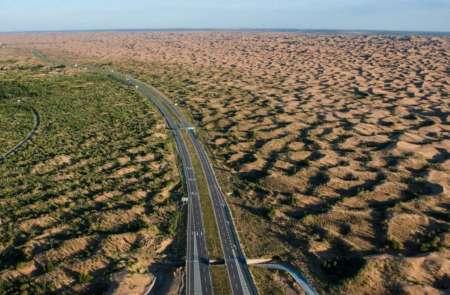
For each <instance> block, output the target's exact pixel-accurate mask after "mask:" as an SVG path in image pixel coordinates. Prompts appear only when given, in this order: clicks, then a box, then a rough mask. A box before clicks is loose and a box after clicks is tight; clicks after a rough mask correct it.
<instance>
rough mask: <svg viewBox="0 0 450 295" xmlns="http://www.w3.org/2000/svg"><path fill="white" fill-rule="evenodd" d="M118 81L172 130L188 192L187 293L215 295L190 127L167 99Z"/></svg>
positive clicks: (142, 86) (133, 82)
mask: <svg viewBox="0 0 450 295" xmlns="http://www.w3.org/2000/svg"><path fill="white" fill-rule="evenodd" d="M109 75H111V76H113V77H114V78H116V79H118V80H120V81H122V82H125V83H128V84H131V85H134V86H136V87H137V88H138V91H139V92H140V93H141V94H143V95H144V96H145V97H147V98H149V99H150V101H151V102H152V103H153V104H154V105H155V106H156V107H157V108H158V109H159V111H160V112H161V114H162V115H163V117H164V119H165V120H166V122H167V125H168V126H169V128H170V129H171V130H172V134H173V137H174V138H175V143H176V147H177V151H178V154H179V156H180V158H181V163H182V168H183V176H184V180H185V183H186V188H187V192H188V224H187V249H186V293H187V294H213V292H214V291H213V288H212V281H211V274H210V271H209V259H208V252H207V248H206V240H205V234H204V230H203V217H202V210H201V205H200V198H199V192H198V187H197V179H196V177H195V172H194V169H193V166H192V161H191V158H190V155H189V153H188V149H187V146H186V143H185V142H184V140H183V137H182V135H181V132H182V130H183V129H185V128H188V127H189V125H188V124H187V123H186V122H185V121H183V120H180V118H177V117H176V116H174V114H173V113H172V112H171V110H170V109H169V108H168V107H167V104H166V103H165V102H164V98H162V97H161V96H160V95H158V93H157V92H155V91H154V90H153V89H151V88H150V87H147V86H146V85H145V84H144V83H142V82H140V81H138V80H135V79H132V78H131V77H128V76H124V75H122V74H119V73H109Z"/></svg>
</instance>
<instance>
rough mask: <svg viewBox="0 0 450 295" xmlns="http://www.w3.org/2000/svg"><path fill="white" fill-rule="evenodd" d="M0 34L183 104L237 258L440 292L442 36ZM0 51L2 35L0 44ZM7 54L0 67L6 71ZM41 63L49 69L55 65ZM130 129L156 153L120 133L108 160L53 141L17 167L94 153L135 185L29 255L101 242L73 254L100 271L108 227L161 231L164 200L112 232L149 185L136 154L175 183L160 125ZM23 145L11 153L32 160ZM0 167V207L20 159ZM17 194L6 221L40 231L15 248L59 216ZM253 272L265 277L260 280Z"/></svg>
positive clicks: (449, 44) (27, 273)
mask: <svg viewBox="0 0 450 295" xmlns="http://www.w3.org/2000/svg"><path fill="white" fill-rule="evenodd" d="M0 43H2V44H5V45H6V47H7V48H21V50H23V51H25V52H28V53H29V52H31V50H32V49H37V50H39V51H41V52H43V53H45V54H46V55H48V56H51V57H53V58H56V59H59V60H62V61H65V62H68V63H70V64H76V65H77V68H78V70H79V68H82V67H83V66H87V65H95V66H98V67H102V68H104V69H117V70H120V71H121V72H124V73H128V74H130V75H132V76H134V77H137V78H139V79H141V80H142V81H145V82H147V83H149V84H150V85H152V86H154V87H156V88H157V89H159V90H160V91H161V92H163V93H164V94H165V95H167V96H168V97H169V99H170V100H171V101H172V102H174V103H176V104H177V105H178V106H180V109H181V110H182V111H183V112H184V113H185V114H186V116H188V117H189V118H190V119H192V121H193V122H195V124H196V126H197V128H198V130H199V131H198V132H199V137H200V139H201V140H202V141H203V142H204V143H206V147H207V149H208V152H209V155H210V157H211V158H212V161H213V163H214V167H215V169H216V173H217V176H218V178H219V181H220V184H221V186H222V188H223V190H224V192H225V193H226V195H227V201H228V203H229V204H230V206H231V211H232V213H233V216H234V221H235V223H236V226H237V231H238V233H239V236H240V241H241V243H242V244H243V248H244V250H245V253H246V255H247V256H248V257H250V258H252V257H254V258H257V257H269V258H275V259H277V260H281V261H284V262H288V263H290V264H292V265H293V266H295V267H296V268H297V269H299V270H300V271H301V272H302V273H303V274H304V275H305V276H306V277H307V279H308V280H309V281H311V282H313V283H314V285H315V286H316V288H317V289H318V291H319V293H323V294H445V293H446V292H448V291H449V290H450V276H449V273H450V262H449V261H450V260H449V259H450V233H449V226H450V214H449V210H450V194H449V183H450V158H449V149H450V125H449V121H448V120H449V114H450V107H449V102H450V99H449V95H450V94H449V93H450V38H449V37H448V36H420V35H417V36H407V37H405V36H399V35H379V34H319V33H316V34H305V33H303V34H300V33H275V32H274V33H268V32H264V33H255V32H81V33H79V32H78V33H77V32H72V33H70V32H67V33H39V34H32V33H23V34H3V35H0ZM5 51H7V49H0V54H3V55H4V54H5ZM10 54H11V53H10ZM0 56H2V55H0ZM2 58H3V57H2ZM10 58H11V57H4V58H3V60H7V59H10ZM13 58H15V57H13ZM34 62H35V63H36V62H37V61H34ZM4 63H5V65H3V62H2V67H1V71H2V72H6V71H8V70H9V71H10V69H8V67H9V66H7V65H6V62H4ZM67 70H68V69H67ZM78 70H75V71H78ZM41 71H44V73H41V74H42V75H44V74H45V75H48V74H49V73H48V72H46V71H51V73H50V74H51V75H55V74H54V71H58V70H57V69H47V68H44V70H41ZM74 75H76V73H74ZM103 83H107V82H103ZM108 87H109V86H107V85H106V86H104V89H103V90H99V91H100V92H104V91H107V88H108ZM139 110H141V108H140V107H135V112H137V114H133V116H134V115H135V116H137V117H138V118H141V119H142V118H144V117H145V116H144V115H143V114H142V112H141V111H139ZM154 116H155V119H154V120H153V121H151V122H149V123H148V124H149V125H148V126H147V127H150V129H152V128H153V129H154V128H155V127H151V126H153V125H150V124H158V123H157V122H159V125H157V126H158V127H157V128H159V129H157V130H156V131H154V132H158V133H161V134H162V136H167V130H165V129H164V127H163V124H162V120H161V118H160V117H157V115H156V114H154ZM23 124H24V126H27V124H28V125H29V124H30V123H29V122H24V123H23ZM136 124H137V123H136ZM116 127H117V128H118V130H123V131H122V132H123V133H126V130H125V129H121V128H120V127H119V126H116ZM24 128H25V129H26V128H27V127H24ZM102 128H103V127H102ZM103 132H106V131H103ZM141 132H144V131H141ZM8 136H10V135H8ZM92 136H93V138H83V140H81V139H80V141H78V142H76V143H72V142H71V141H70V140H69V141H68V144H76V145H77V146H79V147H83V148H84V147H85V149H89V148H90V146H92V145H95V144H97V142H101V141H102V140H103V139H102V136H104V134H103V135H102V134H101V133H100V134H93V135H92ZM95 136H96V137H95ZM129 136H130V137H131V138H134V137H133V136H134V135H129ZM140 136H141V137H140V138H138V139H135V140H137V141H139V142H144V144H145V145H147V146H148V147H149V148H150V149H152V150H155V151H158V149H161V148H162V149H165V151H166V152H159V153H158V152H157V153H156V154H152V155H148V154H145V153H144V151H143V150H136V151H133V150H132V148H136V149H137V145H136V146H134V145H132V144H131V143H130V142H129V141H125V138H117V139H116V140H117V141H118V142H119V143H120V144H123V146H121V147H120V148H119V151H120V152H117V151H116V152H113V151H110V152H112V153H113V154H112V155H111V161H112V162H105V163H101V164H102V165H93V161H95V159H92V160H91V159H89V157H87V156H86V155H84V154H83V153H82V152H78V154H77V153H76V152H74V151H71V152H74V153H75V154H74V155H68V151H61V154H62V155H63V156H56V155H55V157H50V156H46V157H42V159H43V161H41V162H38V163H35V165H33V168H32V169H29V171H26V173H28V174H29V175H32V176H33V177H43V176H45V177H53V178H57V179H66V178H67V179H70V180H71V181H73V179H74V176H73V175H74V174H76V173H81V172H80V171H83V167H84V166H85V165H90V166H98V169H99V173H103V172H104V171H109V172H108V179H109V180H108V181H116V182H117V181H119V182H124V183H126V184H128V183H132V184H133V187H135V189H136V192H135V193H134V194H133V196H134V198H135V200H133V201H130V202H132V203H133V204H134V205H133V207H131V208H126V209H119V208H118V209H115V210H112V212H100V213H98V216H97V218H98V223H95V227H94V228H91V231H90V232H89V234H87V235H82V236H77V237H76V239H75V237H73V240H72V237H71V238H70V239H68V240H66V241H64V242H62V243H61V244H59V245H57V247H56V249H48V250H45V251H43V252H42V253H40V254H39V255H37V257H38V258H37V260H38V261H47V264H48V262H49V261H62V260H64V259H66V257H72V256H74V255H75V253H81V252H83V251H88V250H89V249H91V248H92V247H96V248H97V249H101V253H102V254H99V255H98V256H100V257H98V256H97V257H95V256H94V258H90V260H87V261H80V262H78V263H79V265H80V266H79V267H80V268H81V269H82V271H84V269H86V270H89V271H91V270H94V269H96V268H98V269H103V268H105V269H106V265H107V264H108V263H110V260H111V259H112V258H111V257H110V256H109V255H108V253H112V252H114V251H117V249H115V248H114V249H112V248H110V247H112V244H114V245H116V244H115V243H112V244H111V243H108V240H109V239H119V240H120V241H121V242H120V245H123V247H130V245H131V244H132V243H134V242H136V240H137V239H138V238H139V239H149V241H148V243H143V244H142V246H141V247H150V246H149V245H151V247H153V248H152V250H149V251H148V252H150V253H156V252H155V251H156V250H155V249H154V248H155V247H156V248H157V245H159V244H160V243H161V240H162V239H163V238H166V239H167V238H173V234H174V233H173V232H172V233H171V232H162V233H160V234H159V235H157V237H159V239H160V240H157V238H155V237H154V236H153V234H154V233H150V232H149V231H150V228H152V227H151V226H149V225H148V224H151V225H155V226H156V225H158V224H160V223H162V222H163V219H164V217H163V215H162V214H158V215H156V216H155V217H152V219H151V220H144V221H139V222H138V224H139V225H141V224H142V222H145V224H146V226H145V227H143V228H141V227H140V226H139V227H138V229H136V230H138V233H135V232H131V233H128V232H127V233H122V232H121V233H120V234H119V233H114V234H113V235H112V236H110V235H109V232H110V231H112V229H111V224H112V223H113V220H114V219H115V218H117V215H118V214H120V216H122V217H123V218H124V221H125V220H128V221H133V220H140V219H139V218H140V217H139V216H140V213H141V212H142V210H147V209H146V207H145V205H144V204H145V198H146V196H145V195H142V194H140V193H139V188H140V185H144V184H143V183H141V181H145V177H144V178H143V177H142V176H141V177H139V176H138V171H141V170H140V169H142V166H145V167H146V168H145V169H147V170H148V171H149V172H148V173H157V171H162V172H159V173H161V177H162V178H163V179H164V185H165V186H167V187H168V190H170V189H173V188H174V187H176V184H177V183H178V177H179V176H178V175H177V172H176V169H175V167H173V165H171V163H172V162H173V161H172V160H171V159H170V157H169V158H167V157H168V156H167V155H168V154H170V152H168V151H169V147H168V146H167V143H166V142H165V141H164V139H161V140H160V141H161V142H162V143H160V144H157V143H154V142H153V141H152V140H151V138H153V137H151V136H150V135H148V134H141V135H140ZM8 138H9V137H8ZM8 138H5V139H3V138H1V141H0V142H3V141H7V140H8ZM36 145H38V144H36ZM154 145H156V146H154ZM31 152H32V151H31V150H30V151H27V153H31ZM63 152H64V153H63ZM136 155H138V156H136ZM25 156H26V154H25V155H23V156H21V157H25ZM21 157H19V158H18V159H17V164H18V166H19V167H23V166H25V162H26V161H30V160H26V159H22V158H21ZM172 157H173V154H172ZM113 158H114V159H113ZM154 162H157V163H154ZM8 165H9V164H8ZM11 165H13V164H11ZM161 166H163V168H161ZM57 168H58V169H57ZM0 169H2V170H1V171H2V183H0V190H1V195H2V200H1V204H2V205H3V204H6V203H7V204H8V206H10V205H11V204H12V203H15V202H17V201H12V200H11V199H8V198H5V196H6V195H8V194H13V195H15V194H18V192H14V191H13V190H12V189H11V187H15V188H17V189H18V190H20V186H17V185H14V186H13V184H18V183H20V182H19V180H18V178H19V172H13V171H16V170H14V169H18V168H11V170H8V171H6V170H5V169H6V168H5V166H0ZM111 169H112V170H114V173H113V172H111V171H110V170H111ZM57 171H59V172H57ZM61 171H62V172H63V173H61ZM21 173H24V172H21ZM21 181H24V180H21ZM105 181H106V180H105ZM8 187H9V188H8ZM153 187H154V188H156V187H158V184H153ZM78 190H81V188H78V189H75V190H72V189H71V188H70V189H69V188H66V189H65V190H64V191H62V192H61V191H58V192H55V193H57V194H58V198H55V199H54V202H56V205H55V206H56V207H58V206H60V205H59V204H60V203H64V202H65V201H66V199H67V198H74V197H76V196H75V193H77V192H79V191H78ZM92 190H93V191H91V192H89V194H92V195H93V198H94V199H93V200H91V202H92V206H100V205H99V204H101V203H102V202H103V201H104V200H105V199H115V200H116V201H117V202H120V197H121V194H122V192H120V191H119V192H116V191H111V192H106V193H103V194H100V193H98V194H96V193H95V192H96V190H95V185H94V186H93V187H92ZM38 191H39V188H37V189H36V190H35V191H29V192H26V195H25V196H22V197H21V198H25V199H28V198H29V196H32V195H33V194H36V193H38ZM159 193H161V194H162V193H163V192H159ZM156 194H158V193H156ZM55 197H56V196H55ZM164 200H165V199H163V201H161V202H160V203H162V202H164ZM27 201H29V200H27ZM5 202H6V203H5ZM11 202H12V203H11ZM167 202H168V201H167ZM10 203H11V204H10ZM89 204H90V203H89ZM27 206H33V205H32V204H30V205H27ZM110 206H111V205H110ZM2 208H3V207H2ZM26 208H27V207H24V208H22V209H21V210H20V211H19V212H21V214H23V215H21V218H24V219H23V222H21V223H20V225H19V228H20V229H21V231H23V232H24V233H26V234H27V235H29V232H30V231H32V230H33V229H35V228H36V227H38V228H39V230H38V232H40V234H41V235H43V236H41V237H38V236H37V234H36V237H31V236H27V238H26V239H25V240H24V241H22V244H23V245H24V251H31V252H33V249H35V248H36V247H38V246H37V245H38V244H39V243H43V240H46V239H47V240H48V239H49V236H50V237H51V236H52V235H57V234H58V231H60V230H61V228H59V229H58V226H56V225H55V218H56V217H55V216H51V214H49V213H48V212H46V213H42V215H40V216H31V215H30V214H31V213H29V212H27V210H26ZM58 208H59V207H58ZM158 208H160V210H169V211H170V213H171V214H174V213H173V212H174V210H175V208H174V207H173V204H172V206H169V207H168V208H170V209H167V208H166V207H163V206H160V207H158ZM83 210H85V209H83ZM86 210H87V209H86ZM121 210H124V211H121ZM15 214H19V213H15ZM8 216H9V215H8ZM152 216H153V215H152ZM9 218H11V219H13V218H18V217H14V216H11V217H6V219H5V217H2V223H1V225H2V226H3V227H6V226H10V224H11V223H10V222H9V220H10V219H9ZM65 218H66V217H65ZM156 227H157V226H156ZM99 233H101V237H102V239H101V240H99V237H98V234H99ZM104 235H106V236H104ZM2 238H3V237H2ZM155 239H156V241H155ZM35 242H37V243H38V244H34V243H35ZM1 245H2V248H0V249H2V250H1V252H0V253H1V255H5V254H6V253H8V252H7V245H8V242H6V241H3V240H2V244H1ZM93 245H94V246H93ZM115 247H116V246H115ZM58 249H60V250H58ZM144 249H147V248H144ZM122 250H123V251H128V250H124V249H122ZM138 250H139V249H138ZM138 250H137V251H138ZM26 253H28V252H24V255H25V254H26ZM33 253H34V252H33ZM103 253H104V254H103ZM138 253H141V252H139V251H138ZM111 255H112V254H111ZM114 259H115V258H114ZM147 259H155V257H151V258H147ZM114 261H116V260H114ZM130 264H131V265H132V263H131V262H130ZM0 267H1V269H0V278H5V277H8V279H10V278H13V279H14V278H15V277H19V276H20V275H22V276H24V277H27V278H29V277H32V276H33V273H34V268H39V267H44V266H43V265H42V263H41V264H40V265H34V266H33V265H17V266H16V269H11V268H10V269H7V268H8V267H11V265H7V264H5V263H2V264H0ZM130 267H131V266H130ZM44 268H45V267H44ZM72 271H73V270H71V271H69V270H67V271H66V270H64V271H62V270H60V269H59V268H57V270H56V271H53V274H52V275H54V276H57V275H58V276H64V279H61V281H62V282H64V283H62V284H65V285H69V284H71V282H72V281H73V280H74V277H78V282H79V281H80V280H81V282H83V280H87V279H86V278H84V277H82V275H83V273H82V272H80V274H76V275H72V276H70V275H68V274H67V273H69V274H70V273H71V272H72ZM252 271H254V272H255V273H254V277H255V278H256V279H257V281H256V284H257V285H258V287H259V290H260V292H261V293H262V294H273V293H275V294H278V293H276V292H279V293H280V294H283V293H287V292H294V293H301V292H302V291H301V290H300V289H299V287H298V286H296V285H295V284H294V283H293V282H292V280H290V279H287V278H286V277H284V275H281V274H277V273H273V272H264V273H263V272H262V271H260V270H256V269H253V268H252ZM50 274H51V272H50ZM50 274H47V276H48V275H50ZM266 280H272V281H273V282H274V283H273V284H272V285H271V286H272V287H268V286H267V285H266V284H267V283H265V281H266ZM273 286H275V287H276V288H275V287H273ZM80 288H81V287H80ZM275 289H276V290H275ZM287 290H289V291H287ZM270 292H273V293H270Z"/></svg>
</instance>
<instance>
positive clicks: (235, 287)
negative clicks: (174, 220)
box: [116, 74, 258, 295]
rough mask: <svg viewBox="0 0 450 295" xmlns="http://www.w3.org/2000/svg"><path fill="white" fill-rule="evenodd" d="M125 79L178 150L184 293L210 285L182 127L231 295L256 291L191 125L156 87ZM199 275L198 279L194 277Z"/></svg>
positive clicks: (205, 289) (203, 237)
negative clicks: (183, 188)
mask: <svg viewBox="0 0 450 295" xmlns="http://www.w3.org/2000/svg"><path fill="white" fill-rule="evenodd" d="M116 75H117V74H116ZM126 80H127V81H128V83H130V84H132V85H134V86H135V87H136V88H137V89H138V91H139V92H140V93H142V94H143V95H145V96H146V97H148V98H149V99H150V100H151V101H152V102H153V103H154V104H155V105H156V106H157V107H158V109H159V110H160V112H161V113H162V115H163V116H164V118H165V120H166V122H167V124H168V125H169V127H170V129H172V132H173V135H174V138H175V141H176V144H177V149H178V153H179V155H180V157H181V160H182V163H183V171H184V177H185V182H186V185H187V189H188V194H189V195H188V197H189V209H188V210H189V216H188V227H187V228H188V229H187V234H188V235H187V237H188V238H187V240H188V242H187V247H188V248H187V252H186V253H187V272H186V282H187V293H188V294H202V293H201V292H200V291H199V290H200V289H201V290H202V292H203V294H210V293H206V292H207V291H208V290H209V288H211V287H210V284H211V283H210V282H211V276H210V274H209V270H208V262H209V261H208V258H207V250H206V242H205V235H204V232H203V226H202V225H203V222H202V213H201V206H200V200H199V194H198V190H197V183H196V178H195V173H194V171H193V169H192V163H191V159H190V156H189V153H188V152H187V147H186V145H185V142H184V141H183V138H182V136H181V134H180V132H181V130H183V129H184V130H186V131H187V134H188V137H189V139H190V140H191V141H192V144H193V146H194V148H195V151H196V153H197V155H198V157H199V159H200V162H201V165H202V168H203V172H204V174H205V177H206V181H207V184H208V190H209V193H210V197H211V200H212V203H213V208H214V215H215V218H216V223H217V226H218V228H219V236H220V240H221V244H222V250H223V254H224V260H225V264H226V268H227V272H228V278H229V281H230V287H231V290H232V292H233V294H234V295H241V294H242V295H248V294H251V295H253V294H258V292H257V289H256V286H255V283H254V281H253V277H252V275H251V273H250V270H249V268H248V266H247V262H246V258H245V255H244V252H243V251H242V248H241V245H240V242H239V238H238V235H237V233H236V229H235V227H234V223H233V219H232V216H231V213H230V209H229V207H228V205H227V203H226V201H225V197H224V194H223V192H222V190H221V189H220V186H219V183H218V181H217V178H216V175H215V173H214V170H213V168H212V165H211V162H210V161H209V158H208V155H207V153H206V151H205V149H204V147H203V145H202V144H201V142H200V141H199V140H198V138H197V136H196V134H195V131H194V128H192V126H191V125H190V124H189V122H188V120H187V119H186V118H185V116H184V115H183V114H182V113H181V112H180V111H179V110H178V109H177V108H176V107H175V106H174V105H173V104H172V103H171V102H170V101H169V100H168V99H166V98H165V97H164V96H163V95H162V94H161V93H159V92H158V91H157V90H156V89H154V88H153V87H150V86H148V85H146V84H144V83H142V82H140V81H139V80H136V79H133V78H131V77H127V78H126ZM199 275H200V277H201V279H198V276H199ZM204 276H207V277H206V278H204ZM208 285H209V286H208ZM211 292H212V291H211Z"/></svg>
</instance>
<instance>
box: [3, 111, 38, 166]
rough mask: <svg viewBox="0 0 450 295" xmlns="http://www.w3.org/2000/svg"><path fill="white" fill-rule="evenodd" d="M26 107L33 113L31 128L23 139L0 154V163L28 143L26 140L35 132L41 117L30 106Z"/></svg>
mask: <svg viewBox="0 0 450 295" xmlns="http://www.w3.org/2000/svg"><path fill="white" fill-rule="evenodd" d="M22 107H24V106H22ZM24 108H27V109H29V110H30V111H31V113H32V114H33V124H34V125H33V128H32V129H31V131H30V132H28V134H27V136H25V138H24V139H22V140H21V141H20V142H19V143H18V144H16V145H15V146H14V147H13V148H11V149H10V150H9V151H7V152H6V153H5V154H3V155H0V164H1V163H2V162H3V161H4V160H5V159H6V158H8V157H9V156H11V155H12V154H14V153H15V152H17V151H18V150H19V149H21V148H22V147H23V146H25V144H27V143H28V141H30V140H31V137H33V135H34V134H35V133H36V131H37V129H38V127H39V124H40V122H41V119H40V117H39V113H38V112H37V111H36V110H35V109H34V108H33V107H31V106H28V107H24Z"/></svg>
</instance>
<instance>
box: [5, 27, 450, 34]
mask: <svg viewBox="0 0 450 295" xmlns="http://www.w3.org/2000/svg"><path fill="white" fill-rule="evenodd" d="M202 31H204V32H281V33H282V32H286V33H290V32H292V33H295V32H300V33H301V32H305V33H307V32H312V33H321V32H324V33H326V32H329V33H339V32H342V33H386V34H389V33H392V34H420V35H447V34H450V31H433V30H395V29H389V30H387V29H326V28H324V29H299V28H257V27H255V28H252V27H242V28H213V27H211V28H208V27H206V28H188V27H186V28H183V27H173V28H170V27H167V28H125V29H120V28H114V29H105V28H103V29H67V30H53V29H51V30H7V31H0V34H14V33H84V32H202Z"/></svg>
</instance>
